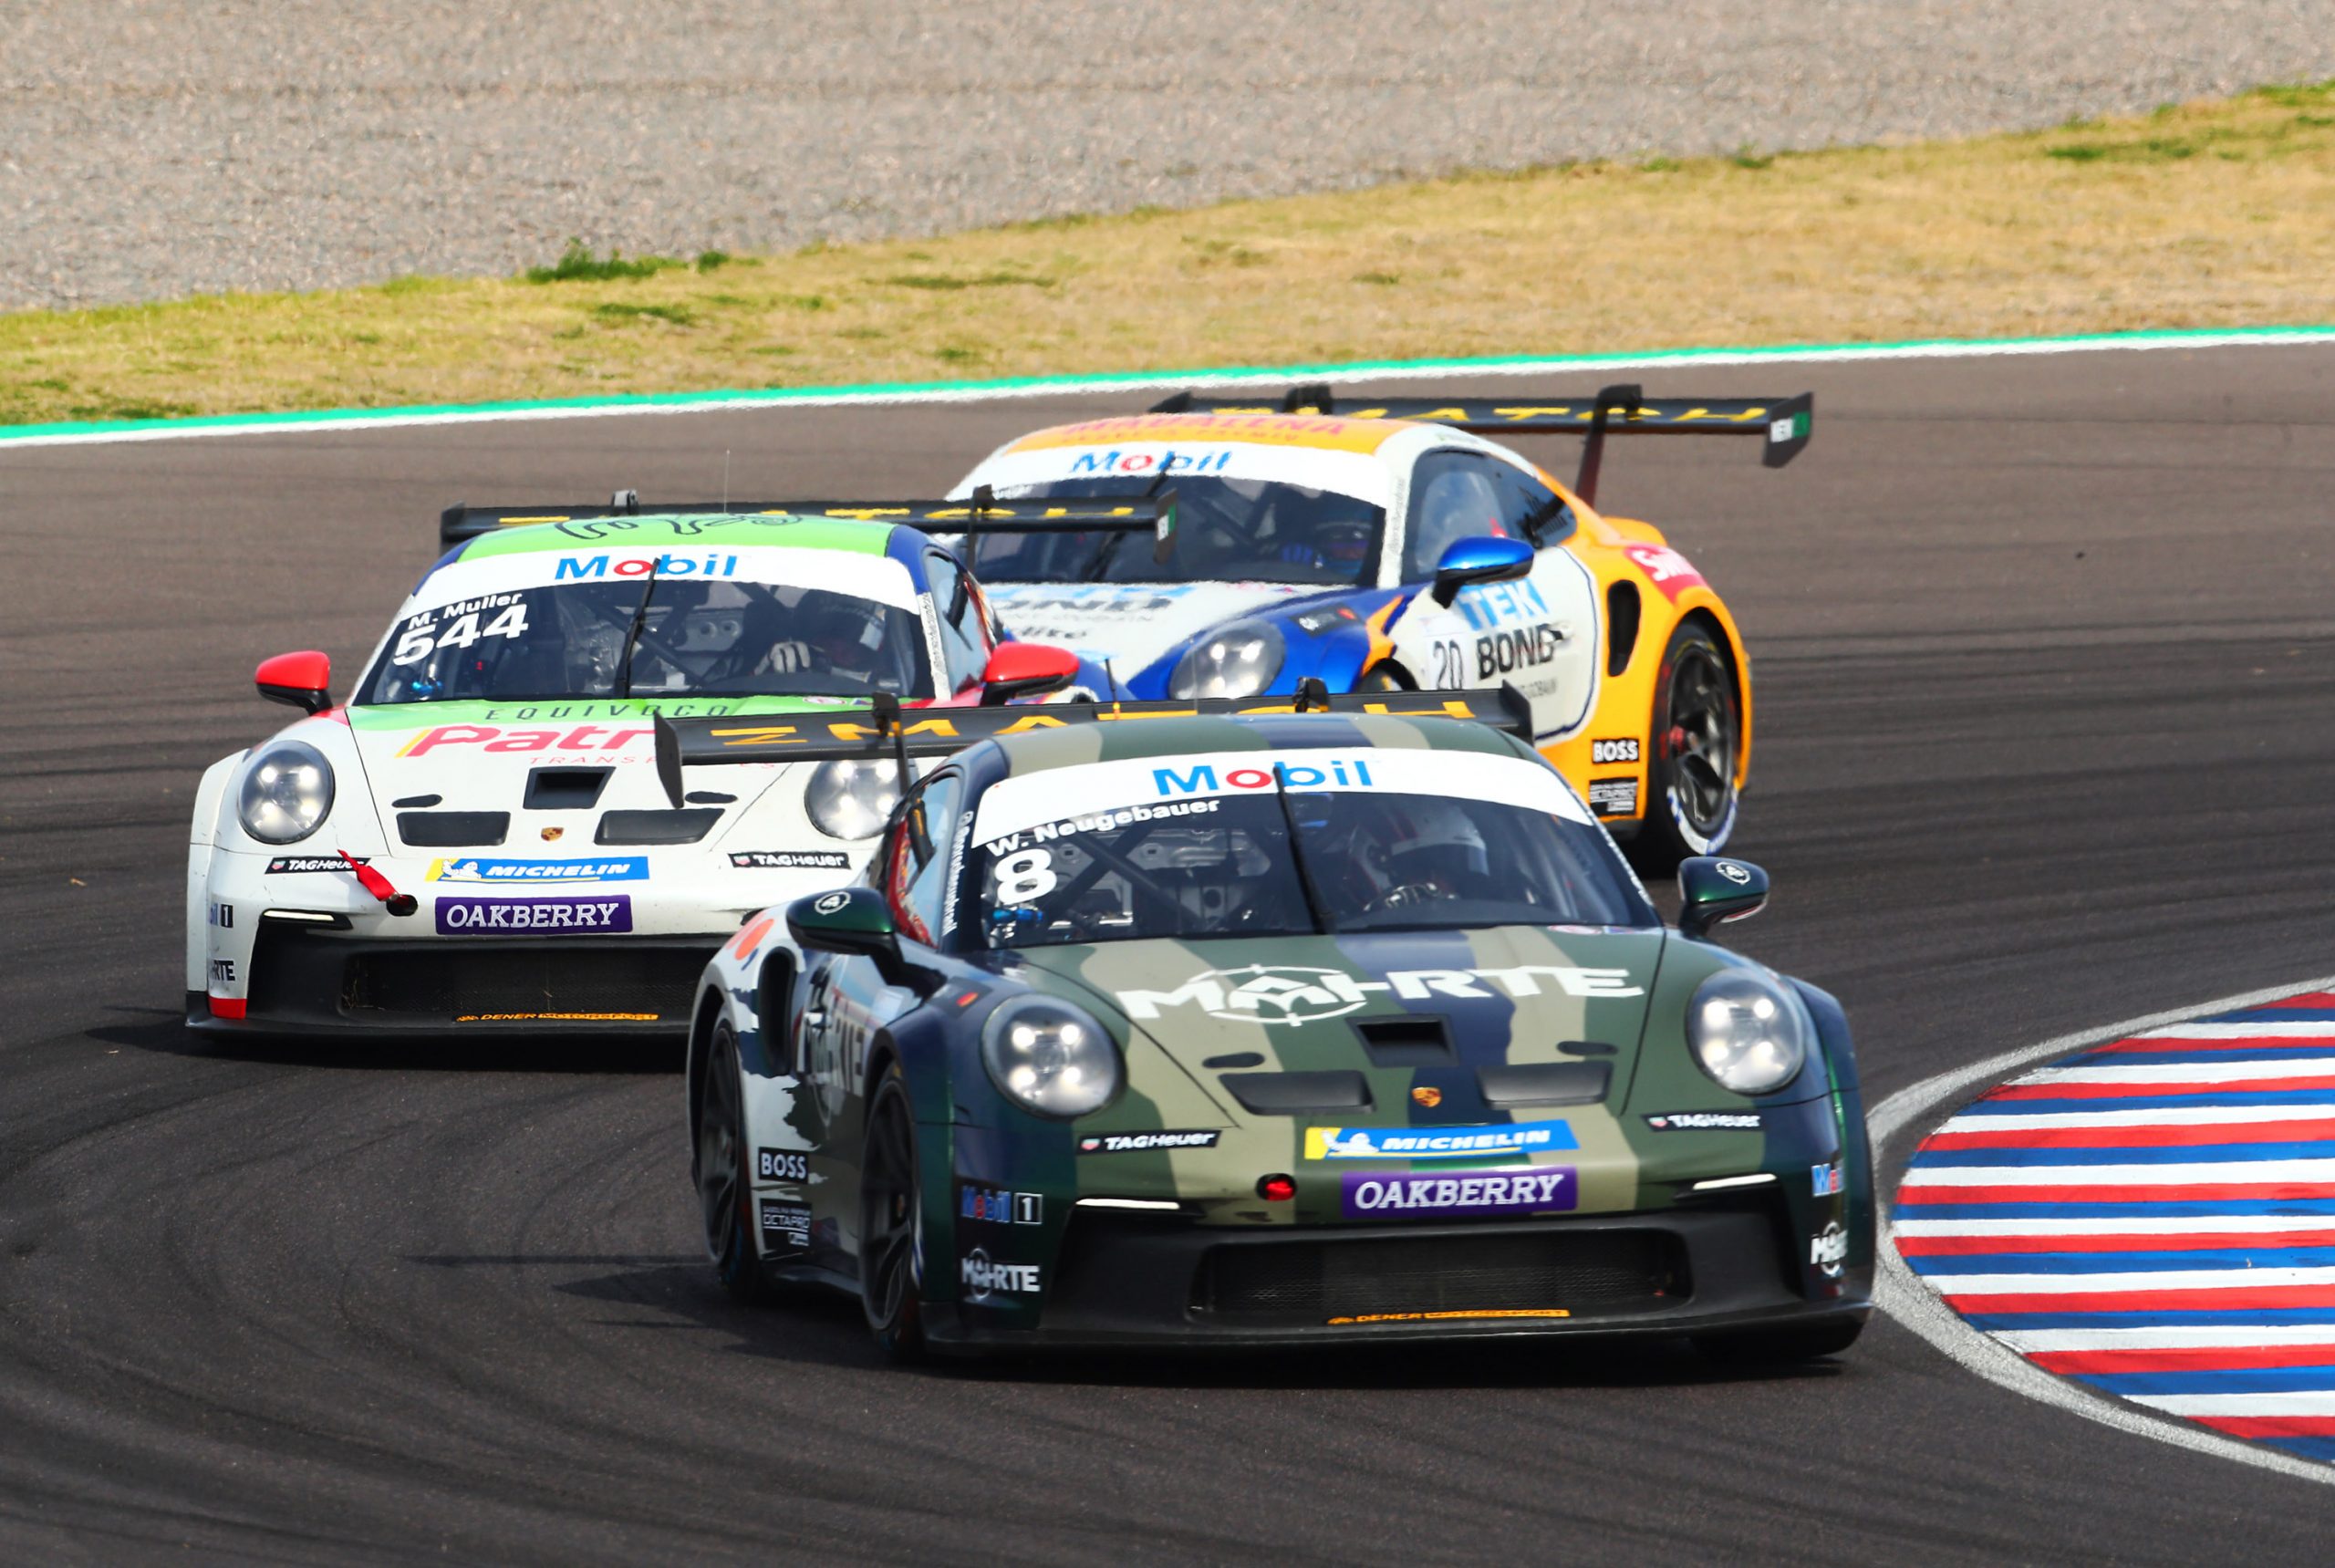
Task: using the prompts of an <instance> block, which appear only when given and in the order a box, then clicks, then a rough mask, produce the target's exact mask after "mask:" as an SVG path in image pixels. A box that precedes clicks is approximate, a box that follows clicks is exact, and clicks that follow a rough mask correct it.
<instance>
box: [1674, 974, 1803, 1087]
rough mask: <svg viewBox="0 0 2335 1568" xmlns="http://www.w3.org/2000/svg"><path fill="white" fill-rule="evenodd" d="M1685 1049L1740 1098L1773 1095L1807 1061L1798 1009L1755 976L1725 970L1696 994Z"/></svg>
mask: <svg viewBox="0 0 2335 1568" xmlns="http://www.w3.org/2000/svg"><path fill="white" fill-rule="evenodd" d="M1686 1043H1687V1044H1689V1045H1692V1046H1693V1047H1694V1048H1695V1059H1696V1060H1697V1061H1698V1062H1700V1063H1701V1064H1703V1071H1704V1072H1706V1073H1708V1074H1709V1075H1711V1076H1712V1077H1714V1078H1717V1079H1718V1081H1719V1082H1720V1083H1721V1084H1722V1085H1725V1086H1727V1087H1728V1088H1730V1089H1732V1090H1734V1091H1735V1092H1736V1093H1737V1094H1738V1095H1766V1094H1772V1093H1774V1092H1775V1091H1776V1090H1778V1089H1780V1088H1782V1087H1783V1086H1784V1085H1786V1084H1789V1083H1790V1082H1791V1081H1792V1079H1794V1078H1796V1077H1798V1076H1799V1075H1800V1069H1801V1064H1803V1063H1805V1062H1806V1061H1807V1060H1808V1034H1807V1029H1806V1026H1805V1025H1803V1024H1802V1023H1801V1012H1800V1007H1799V1004H1798V1003H1797V1002H1794V1001H1793V1000H1792V999H1791V998H1790V997H1789V996H1786V995H1785V994H1784V992H1783V990H1782V988H1781V987H1780V986H1778V985H1777V984H1776V983H1775V982H1774V981H1770V980H1768V979H1766V978H1764V977H1762V976H1760V975H1759V974H1756V973H1754V972H1753V971H1750V970H1744V969H1723V970H1721V971H1718V973H1717V974H1715V975H1713V976H1711V977H1710V979H1708V980H1707V981H1703V983H1702V984H1701V985H1700V986H1698V987H1697V988H1696V991H1695V1000H1694V1001H1692V1002H1688V1003H1687V1004H1686Z"/></svg>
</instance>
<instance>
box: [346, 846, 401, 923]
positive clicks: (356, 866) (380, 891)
mask: <svg viewBox="0 0 2335 1568" xmlns="http://www.w3.org/2000/svg"><path fill="white" fill-rule="evenodd" d="M339 853H340V857H341V858H342V859H343V860H346V861H348V868H349V869H350V870H351V871H354V872H356V873H357V880H358V881H359V882H361V883H363V884H364V886H365V890H366V891H367V892H368V893H370V894H372V895H373V897H375V898H379V899H380V900H381V903H382V905H383V907H384V908H386V909H388V910H389V913H390V914H392V915H410V914H412V913H413V912H414V910H416V909H420V907H421V905H420V902H419V901H418V900H417V899H416V898H414V896H413V895H412V894H410V893H400V892H399V891H398V890H397V888H394V887H392V886H391V885H390V883H389V878H388V877H384V876H382V875H381V874H380V873H379V871H376V870H374V869H373V868H372V867H370V866H368V865H366V864H365V862H363V861H362V860H359V859H358V858H357V857H356V856H354V855H351V854H350V853H349V852H348V850H346V849H344V850H341V851H340V852H339Z"/></svg>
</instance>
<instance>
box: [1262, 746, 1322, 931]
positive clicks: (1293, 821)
mask: <svg viewBox="0 0 2335 1568" xmlns="http://www.w3.org/2000/svg"><path fill="white" fill-rule="evenodd" d="M1273 798H1274V799H1275V800H1277V801H1279V802H1280V803H1281V819H1282V824H1283V825H1284V826H1287V827H1288V829H1289V858H1290V860H1291V862H1292V864H1293V865H1295V866H1296V867H1297V885H1298V886H1299V887H1300V888H1303V889H1304V890H1305V912H1306V913H1307V914H1309V915H1311V916H1312V917H1313V929H1314V930H1315V931H1316V932H1318V933H1319V934H1321V935H1323V936H1328V935H1329V934H1330V920H1329V917H1328V916H1327V915H1325V914H1323V911H1322V890H1321V889H1320V888H1316V887H1315V886H1313V872H1312V871H1311V870H1309V869H1307V867H1306V865H1305V851H1304V850H1303V849H1302V848H1300V847H1299V846H1298V833H1297V817H1296V815H1295V814H1294V813H1292V811H1291V810H1290V809H1289V786H1288V784H1285V783H1284V782H1283V781H1282V776H1281V764H1280V763H1274V764H1273Z"/></svg>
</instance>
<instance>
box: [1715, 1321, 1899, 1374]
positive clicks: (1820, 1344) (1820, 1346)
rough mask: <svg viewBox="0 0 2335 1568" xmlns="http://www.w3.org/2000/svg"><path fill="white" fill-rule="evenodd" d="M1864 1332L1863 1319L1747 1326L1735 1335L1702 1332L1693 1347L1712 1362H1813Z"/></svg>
mask: <svg viewBox="0 0 2335 1568" xmlns="http://www.w3.org/2000/svg"><path fill="white" fill-rule="evenodd" d="M1863 1332H1864V1320H1863V1318H1833V1319H1830V1320H1828V1321H1826V1322H1823V1323H1811V1324H1800V1325H1798V1326H1796V1327H1792V1328H1763V1329H1749V1330H1745V1331H1743V1332H1741V1333H1738V1334H1697V1335H1696V1336H1695V1348H1696V1349H1697V1350H1699V1351H1701V1352H1702V1353H1703V1354H1704V1355H1707V1356H1708V1357H1710V1358H1711V1359H1712V1360H1713V1361H1719V1362H1725V1363H1727V1364H1728V1365H1730V1366H1758V1365H1759V1364H1761V1363H1769V1364H1780V1363H1783V1362H1788V1361H1814V1360H1817V1359H1818V1358H1819V1357H1821V1356H1826V1355H1840V1354H1841V1352H1842V1351H1844V1350H1846V1349H1848V1347H1849V1346H1851V1345H1854V1344H1855V1343H1856V1342H1857V1335H1859V1334H1863Z"/></svg>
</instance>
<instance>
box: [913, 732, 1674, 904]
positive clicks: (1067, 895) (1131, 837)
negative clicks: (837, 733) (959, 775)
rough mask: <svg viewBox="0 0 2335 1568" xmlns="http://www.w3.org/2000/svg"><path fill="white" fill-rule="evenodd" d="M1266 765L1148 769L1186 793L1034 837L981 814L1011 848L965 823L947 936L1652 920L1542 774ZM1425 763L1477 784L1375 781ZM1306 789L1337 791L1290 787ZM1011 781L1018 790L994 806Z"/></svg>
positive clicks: (1375, 759) (1015, 812) (1033, 826)
mask: <svg viewBox="0 0 2335 1568" xmlns="http://www.w3.org/2000/svg"><path fill="white" fill-rule="evenodd" d="M1237 755H1238V754H1237V753H1236V756H1237ZM1278 755H1279V756H1280V757H1282V759H1284V760H1283V761H1282V762H1278V763H1275V762H1271V760H1270V759H1268V758H1266V757H1263V756H1259V755H1254V754H1251V756H1250V757H1249V758H1248V759H1247V761H1248V763H1249V764H1250V765H1248V766H1247V767H1245V768H1242V767H1240V765H1239V764H1238V763H1236V764H1235V765H1234V766H1232V767H1230V768H1227V767H1220V766H1216V765H1212V764H1210V763H1205V762H1201V761H1199V760H1197V759H1190V758H1185V759H1154V760H1153V762H1154V763H1167V765H1166V766H1152V765H1151V764H1148V763H1147V764H1146V765H1147V766H1150V767H1151V771H1152V772H1153V773H1154V774H1156V775H1161V777H1162V778H1163V779H1164V787H1165V788H1166V789H1167V791H1169V792H1170V793H1171V794H1178V795H1183V794H1185V792H1184V791H1183V790H1182V788H1181V786H1182V785H1184V784H1195V785H1197V786H1198V787H1197V788H1196V789H1195V790H1194V791H1192V792H1190V794H1189V795H1188V797H1186V798H1174V799H1162V798H1160V788H1159V787H1153V788H1138V789H1135V790H1122V791H1119V792H1116V793H1117V794H1118V795H1119V796H1121V797H1125V804H1123V805H1117V806H1116V807H1110V808H1099V809H1095V810H1091V811H1086V812H1082V813H1078V814H1074V815H1064V816H1061V817H1059V818H1055V819H1053V820H1031V819H1030V815H1031V814H1030V812H1029V809H1028V806H1027V804H1026V803H1023V802H1012V803H1009V805H1008V809H1007V811H1006V812H1005V813H1004V814H1003V815H996V814H989V813H988V800H987V799H984V801H983V803H982V810H983V813H984V814H986V815H988V816H989V820H991V821H995V822H996V823H998V824H999V825H1000V826H1005V825H1007V824H1009V823H1010V824H1012V831H1009V832H1003V833H994V834H993V833H991V832H990V831H989V829H988V827H987V826H985V825H984V823H983V822H981V821H979V820H977V822H976V826H975V828H974V832H973V836H974V839H975V840H976V842H975V844H974V845H973V847H972V853H971V854H970V856H968V857H967V867H966V880H965V882H964V883H963V885H962V887H961V889H960V898H964V899H965V900H967V901H968V906H969V907H970V908H971V909H973V910H974V911H975V913H976V919H973V920H972V921H970V922H960V929H961V928H962V926H964V925H966V924H970V925H971V926H972V927H973V929H976V930H978V931H979V932H981V939H982V940H983V942H984V943H985V945H987V946H988V947H991V948H1002V947H1014V948H1025V947H1051V946H1059V945H1062V944H1065V943H1090V942H1111V941H1130V940H1141V939H1146V938H1155V937H1187V938H1199V937H1240V936H1290V935H1300V934H1310V933H1314V932H1327V933H1332V934H1336V933H1343V932H1358V931H1375V930H1428V929H1448V928H1456V927H1489V926H1503V925H1535V926H1643V925H1652V924H1655V921H1656V917H1655V914H1654V912H1653V910H1652V909H1650V908H1649V907H1648V906H1647V905H1646V903H1645V899H1644V898H1643V897H1642V896H1641V895H1639V893H1638V892H1637V890H1636V888H1635V885H1634V882H1633V881H1632V880H1631V878H1630V877H1629V875H1628V873H1627V871H1626V870H1625V869H1624V867H1622V865H1621V863H1620V861H1619V858H1618V857H1616V856H1615V854H1614V849H1613V847H1612V846H1611V843H1610V842H1609V841H1608V840H1607V839H1606V837H1605V836H1604V834H1603V832H1602V831H1601V830H1600V829H1598V828H1597V827H1596V826H1594V824H1593V822H1591V821H1590V820H1589V819H1588V816H1587V813H1586V812H1585V811H1584V810H1583V808H1582V807H1581V806H1580V805H1579V803H1578V802H1577V801H1574V800H1572V796H1571V794H1570V792H1567V791H1565V790H1564V787H1563V785H1562V784H1561V783H1559V782H1558V781H1557V779H1556V777H1555V775H1554V774H1551V773H1550V772H1549V770H1547V769H1546V768H1545V767H1542V766H1541V764H1538V763H1528V762H1526V761H1524V760H1523V759H1521V758H1514V759H1510V758H1503V757H1496V756H1487V755H1484V754H1481V753H1476V754H1473V755H1469V754H1467V753H1449V752H1445V753H1409V754H1408V761H1409V763H1410V765H1406V763H1405V762H1404V761H1400V760H1398V761H1392V762H1390V761H1386V760H1383V759H1390V758H1395V757H1397V756H1398V754H1397V753H1387V752H1377V751H1372V752H1365V753H1360V756H1361V758H1362V759H1363V760H1362V761H1361V763H1360V764H1359V766H1358V767H1357V766H1356V765H1355V764H1354V762H1353V761H1352V760H1351V759H1352V758H1353V757H1354V753H1344V754H1343V757H1341V756H1339V755H1335V754H1331V753H1319V754H1318V755H1319V756H1320V758H1321V760H1320V761H1318V762H1316V761H1311V760H1297V759H1311V758H1313V757H1314V756H1316V755H1317V753H1278ZM1420 758H1426V759H1429V760H1431V761H1434V762H1438V763H1441V764H1443V765H1442V767H1441V768H1440V769H1439V770H1436V769H1430V770H1424V771H1440V772H1444V773H1451V772H1453V771H1454V769H1455V767H1456V766H1458V765H1467V764H1472V765H1473V767H1474V768H1475V769H1476V770H1477V774H1478V777H1477V780H1476V784H1474V785H1473V786H1472V787H1470V786H1465V785H1462V786H1458V793H1456V794H1431V793H1414V792H1413V791H1411V790H1409V789H1399V788H1387V787H1382V785H1383V784H1385V782H1386V781H1385V779H1384V778H1383V776H1382V775H1384V774H1389V773H1395V772H1405V773H1410V774H1417V773H1419V772H1421V771H1423V770H1420V769H1418V768H1417V766H1416V765H1415V764H1416V761H1417V759H1420ZM1256 763H1265V764H1266V765H1265V766H1264V767H1259V766H1256V765H1255V764H1256ZM1126 768H1127V764H1126V763H1100V764H1092V765H1090V767H1088V768H1073V769H1063V770H1057V772H1058V773H1062V774H1076V773H1087V772H1092V771H1096V770H1099V769H1116V770H1126ZM1373 770H1375V773H1374V772H1373ZM1243 774H1245V775H1247V776H1246V777H1242V776H1241V775H1243ZM1357 774H1358V775H1359V776H1358V777H1357V776H1356V775H1357ZM1531 774H1538V775H1539V779H1538V780H1530V779H1529V775H1531ZM1315 775H1320V776H1321V778H1320V782H1327V783H1329V784H1331V785H1332V787H1330V788H1327V789H1318V788H1307V787H1299V786H1301V785H1310V784H1314V783H1316V782H1317V779H1316V776H1315ZM1052 776H1053V775H1050V774H1038V775H1034V778H1035V779H1046V778H1049V777H1052ZM1236 778H1239V779H1240V782H1234V781H1235V779H1236ZM1251 778H1253V779H1255V780H1257V781H1260V782H1257V783H1251V782H1249V780H1250V779H1251ZM1528 781H1529V782H1530V784H1531V787H1530V788H1529V789H1528V790H1526V791H1523V792H1512V793H1522V794H1525V797H1526V799H1527V801H1528V802H1529V804H1513V803H1512V802H1510V801H1505V800H1500V799H1490V798H1481V797H1482V796H1484V795H1489V794H1498V793H1500V792H1501V790H1502V788H1503V785H1504V784H1513V783H1522V782H1528ZM1016 782H1025V781H1013V780H1009V781H1005V782H1003V783H1001V784H999V785H996V786H993V787H992V789H991V792H990V793H991V795H992V796H993V795H995V794H997V792H998V790H1000V789H1004V788H1006V787H1007V786H1008V785H1009V784H1012V783H1016ZM1400 782H1406V783H1408V782H1416V781H1413V780H1405V781H1400ZM1211 785H1214V786H1218V787H1216V788H1215V789H1214V791H1213V793H1210V792H1209V786H1211ZM1551 789H1553V791H1554V792H1555V793H1557V794H1563V796H1564V802H1563V803H1562V804H1558V803H1555V802H1554V801H1553V799H1552V797H1551V794H1550V791H1551ZM1048 793H1049V794H1053V795H1055V797H1056V798H1057V799H1059V798H1065V797H1066V794H1075V793H1084V792H1078V791H1073V792H1063V791H1049V792H1048ZM1536 796H1537V797H1540V798H1537V799H1536V798H1533V797H1536ZM1136 797H1142V798H1136ZM1088 798H1089V799H1094V798H1096V797H1095V796H1094V795H1092V794H1089V795H1088ZM1101 798H1105V799H1107V798H1113V797H1112V796H1110V795H1105V796H1103V797H1101ZM1552 805H1556V808H1555V809H1551V806H1552Z"/></svg>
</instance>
